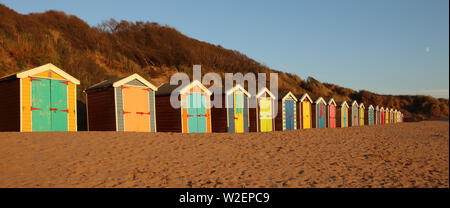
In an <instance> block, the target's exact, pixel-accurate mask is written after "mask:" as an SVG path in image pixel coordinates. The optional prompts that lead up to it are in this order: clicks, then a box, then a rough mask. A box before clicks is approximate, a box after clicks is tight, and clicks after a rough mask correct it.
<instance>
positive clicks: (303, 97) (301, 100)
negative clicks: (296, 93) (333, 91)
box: [298, 93, 313, 103]
mask: <svg viewBox="0 0 450 208" xmlns="http://www.w3.org/2000/svg"><path fill="white" fill-rule="evenodd" d="M306 98H308V100H309V102H310V103H313V100H312V99H311V97H309V95H308V93H305V94H303V95H302V96H301V97H300V98H299V99H298V101H299V102H303V100H305V99H306Z"/></svg>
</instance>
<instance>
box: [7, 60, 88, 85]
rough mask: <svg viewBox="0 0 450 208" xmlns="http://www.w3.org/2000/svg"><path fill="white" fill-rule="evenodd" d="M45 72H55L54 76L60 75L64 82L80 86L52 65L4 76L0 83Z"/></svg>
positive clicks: (73, 78)
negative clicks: (67, 81)
mask: <svg viewBox="0 0 450 208" xmlns="http://www.w3.org/2000/svg"><path fill="white" fill-rule="evenodd" d="M47 70H51V71H53V72H55V73H56V74H58V75H60V76H61V77H63V78H64V79H66V80H69V81H70V82H72V83H74V84H77V85H79V84H80V80H78V79H76V78H75V77H73V76H71V75H69V74H67V73H66V72H65V71H63V70H62V69H60V68H58V67H56V66H55V65H53V64H51V63H48V64H45V65H42V66H39V67H36V68H33V69H27V70H23V71H19V72H16V73H14V74H10V75H7V76H4V77H2V78H0V81H2V80H8V79H13V78H19V79H21V78H26V77H30V76H33V75H35V74H39V73H41V72H44V71H47Z"/></svg>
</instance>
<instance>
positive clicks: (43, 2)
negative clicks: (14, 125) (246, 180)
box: [0, 0, 449, 98]
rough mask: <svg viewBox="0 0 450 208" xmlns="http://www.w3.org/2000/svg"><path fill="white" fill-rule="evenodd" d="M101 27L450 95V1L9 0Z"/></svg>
mask: <svg viewBox="0 0 450 208" xmlns="http://www.w3.org/2000/svg"><path fill="white" fill-rule="evenodd" d="M0 3H2V4H4V5H6V6H8V7H10V8H11V9H14V10H15V11H17V12H19V13H22V14H28V13H36V12H45V11H47V10H59V11H64V12H65V13H67V14H72V15H76V16H78V17H79V18H81V19H83V20H84V21H86V22H87V23H88V24H90V25H92V26H95V25H97V24H99V23H101V22H102V21H103V20H108V19H110V18H114V19H116V20H127V21H150V22H158V23H160V24H162V25H169V26H171V27H174V28H176V29H177V30H179V31H180V32H182V33H183V34H185V35H187V36H189V37H192V38H195V39H198V40H201V41H206V42H209V43H213V44H218V45H221V46H222V47H224V48H228V49H233V50H238V51H240V52H242V53H244V54H246V55H247V56H249V57H250V58H253V59H255V60H256V61H258V62H260V63H263V64H265V65H266V66H268V67H270V68H272V69H276V70H280V71H284V72H289V73H293V74H297V75H299V76H300V77H301V78H302V79H306V78H307V77H308V76H311V77H314V78H315V79H317V80H319V81H322V82H328V83H333V84H338V85H340V86H343V87H347V88H352V89H355V90H363V89H364V90H369V91H372V92H375V93H379V94H394V95H399V94H409V95H416V94H423V95H431V96H434V97H440V98H448V97H449V1H448V0H292V1H290V0H282V1H275V0H273V1H269V0H227V1H220V0H189V1H185V0H178V1H176V0H145V1H144V0H127V1H118V0H95V1H93V0H89V1H87V0H77V1H69V0H40V1H29V0H0Z"/></svg>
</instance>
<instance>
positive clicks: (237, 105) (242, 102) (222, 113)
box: [210, 84, 251, 133]
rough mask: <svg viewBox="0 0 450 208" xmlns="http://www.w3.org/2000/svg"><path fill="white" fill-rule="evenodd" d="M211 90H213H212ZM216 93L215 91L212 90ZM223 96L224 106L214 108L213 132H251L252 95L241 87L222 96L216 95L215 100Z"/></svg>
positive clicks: (237, 86)
mask: <svg viewBox="0 0 450 208" xmlns="http://www.w3.org/2000/svg"><path fill="white" fill-rule="evenodd" d="M210 90H211V88H210ZM211 91H214V90H211ZM218 96H221V100H222V104H223V105H222V106H218V107H216V106H212V108H211V117H212V118H214V119H212V120H211V124H212V131H213V132H230V133H243V132H249V127H250V117H249V107H248V106H249V100H250V97H251V95H250V94H249V93H248V92H247V90H245V89H244V88H243V87H242V86H241V85H239V84H238V85H236V86H235V87H233V88H232V89H229V90H227V91H226V92H225V93H222V94H214V95H213V97H212V98H211V99H212V100H215V99H216V98H217V97H218Z"/></svg>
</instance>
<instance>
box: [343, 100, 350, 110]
mask: <svg viewBox="0 0 450 208" xmlns="http://www.w3.org/2000/svg"><path fill="white" fill-rule="evenodd" d="M344 105H346V106H347V108H348V107H349V106H348V103H347V101H343V102H342V103H341V107H342V106H344Z"/></svg>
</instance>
